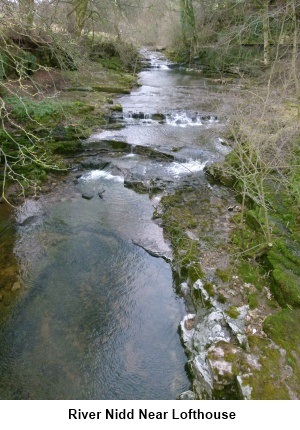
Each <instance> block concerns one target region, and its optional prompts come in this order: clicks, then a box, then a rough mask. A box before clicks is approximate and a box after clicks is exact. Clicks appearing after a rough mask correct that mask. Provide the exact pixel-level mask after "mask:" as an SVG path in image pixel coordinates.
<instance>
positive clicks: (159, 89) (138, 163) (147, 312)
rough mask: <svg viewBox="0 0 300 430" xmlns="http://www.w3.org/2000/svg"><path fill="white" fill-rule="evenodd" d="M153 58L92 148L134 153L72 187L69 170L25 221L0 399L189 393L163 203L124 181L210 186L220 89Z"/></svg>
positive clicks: (85, 173)
mask: <svg viewBox="0 0 300 430" xmlns="http://www.w3.org/2000/svg"><path fill="white" fill-rule="evenodd" d="M145 55H146V56H147V58H148V60H149V61H148V63H147V67H145V69H144V70H143V71H142V72H141V73H140V77H139V79H140V82H141V86H140V87H138V88H136V89H134V90H133V92H132V93H131V94H130V95H128V96H124V97H121V98H120V100H118V102H120V103H121V104H122V106H123V112H118V113H116V114H115V115H114V117H113V118H112V119H111V122H112V124H113V123H114V122H116V123H120V124H122V125H123V126H124V127H123V128H121V129H119V130H106V131H104V132H103V133H100V134H95V135H93V136H91V138H90V139H88V140H87V142H85V144H86V147H87V150H90V151H94V152H95V151H96V152H97V148H98V147H99V148H100V147H101V145H103V144H104V143H105V144H107V142H120V141H122V142H124V144H126V145H125V146H124V148H125V151H124V152H123V153H120V152H118V154H107V155H106V156H105V159H106V160H107V162H109V164H108V166H107V167H106V168H105V169H104V170H103V169H102V170H100V169H97V168H86V169H84V170H81V171H79V174H80V175H81V176H80V177H79V178H78V179H77V180H75V181H74V174H75V173H76V172H72V174H71V175H70V177H69V178H67V179H66V180H65V182H63V183H61V184H59V185H58V186H57V187H56V192H55V193H52V194H50V195H48V196H44V197H42V198H41V199H40V200H39V201H35V200H28V201H27V202H26V204H25V205H23V206H22V207H21V208H20V209H19V211H18V213H17V215H16V216H17V221H18V224H19V227H18V231H17V238H16V243H15V249H14V252H15V255H16V258H17V259H18V261H19V264H20V283H21V289H20V292H19V293H18V294H19V299H18V300H17V301H16V304H15V305H14V306H12V309H11V312H10V315H9V317H6V318H5V320H3V321H2V322H1V334H0V345H1V346H0V398H2V399H102V400H103V399H106V400H110V399H115V400H117V399H118V400H121V399H140V400H143V399H176V398H177V397H178V396H179V395H180V393H181V392H183V391H185V390H187V389H189V386H190V382H189V379H188V375H187V373H186V362H187V358H186V356H185V354H184V351H183V348H182V345H181V342H180V337H179V334H178V326H179V323H180V321H181V319H182V318H183V316H184V315H185V313H186V309H185V303H184V301H183V299H182V298H181V297H179V296H178V295H177V293H176V288H175V281H174V280H173V276H172V270H171V267H170V264H169V263H168V260H169V259H170V258H171V252H170V248H169V246H168V244H167V243H166V242H165V240H164V237H163V232H162V229H161V227H159V225H157V224H156V223H154V222H153V220H152V214H153V210H154V208H153V206H156V205H157V203H158V201H159V198H160V196H159V195H155V194H154V195H152V193H150V194H151V198H150V197H149V195H148V194H147V193H143V194H139V193H136V192H135V191H133V190H132V189H130V188H128V187H127V186H124V181H125V185H126V178H127V177H128V176H129V177H130V178H131V179H132V178H133V179H134V180H136V179H137V178H138V180H139V181H141V183H143V184H144V185H145V186H146V187H149V191H151V184H152V183H153V181H154V182H155V181H158V180H162V181H163V184H164V186H163V187H162V188H164V187H165V188H169V190H170V189H174V188H175V187H176V186H180V185H181V184H183V186H184V185H186V184H188V183H189V182H192V181H195V180H197V181H200V182H203V181H205V178H204V175H203V168H204V166H205V165H206V163H207V162H210V161H212V160H218V159H221V158H222V157H223V156H224V154H225V153H226V151H227V149H226V147H224V146H223V145H222V142H221V140H220V139H219V133H220V128H221V127H222V124H220V123H219V121H218V119H217V118H216V117H215V115H214V113H213V110H212V107H213V105H214V102H215V101H217V99H218V94H217V90H216V88H212V87H211V86H210V85H209V84H208V81H205V80H204V79H203V78H201V77H200V76H199V75H198V74H196V73H192V72H186V71H183V70H179V69H176V68H174V67H172V65H171V64H169V63H168V62H167V61H166V60H165V59H164V58H163V57H161V56H160V54H158V53H153V52H147V53H145ZM158 114H160V115H158ZM141 147H142V148H144V147H146V148H150V149H151V150H152V153H151V154H150V155H151V156H149V154H148V155H147V154H146V155H145V154H143V153H142V152H141V150H140V149H139V150H137V148H141ZM153 151H154V152H153ZM155 153H157V154H158V155H159V154H160V155H159V156H157V157H155ZM153 154H154V155H153ZM164 157H165V158H164ZM79 174H78V175H77V176H79ZM72 175H73V176H72ZM151 181H152V182H151ZM103 190H105V191H104V192H103V193H102V194H101V196H100V197H101V198H100V197H99V196H98V193H99V192H102V191H103ZM162 193H163V191H162ZM82 195H86V196H89V197H92V196H93V198H89V199H87V198H82ZM137 244H142V245H143V247H141V246H137ZM145 248H146V249H149V248H151V249H152V250H153V249H154V251H155V252H154V253H153V252H150V253H149V252H146V250H145ZM155 253H156V254H157V256H159V255H164V256H167V257H168V258H167V259H164V258H158V257H157V256H156V257H155V256H153V254H155ZM166 260H167V261H166Z"/></svg>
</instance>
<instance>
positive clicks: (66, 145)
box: [50, 140, 83, 154]
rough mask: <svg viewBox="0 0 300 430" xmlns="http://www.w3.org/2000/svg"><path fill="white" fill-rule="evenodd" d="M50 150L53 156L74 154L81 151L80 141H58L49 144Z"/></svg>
mask: <svg viewBox="0 0 300 430" xmlns="http://www.w3.org/2000/svg"><path fill="white" fill-rule="evenodd" d="M50 148H51V150H52V151H53V153H55V154H76V153H77V152H80V151H82V150H83V145H82V142H81V141H80V140H71V141H58V142H52V143H50Z"/></svg>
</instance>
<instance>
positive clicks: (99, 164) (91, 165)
mask: <svg viewBox="0 0 300 430" xmlns="http://www.w3.org/2000/svg"><path fill="white" fill-rule="evenodd" d="M80 165H81V167H83V168H84V169H95V170H103V169H105V167H107V166H108V165H109V162H108V161H102V160H99V159H98V158H89V159H86V160H84V161H82V162H81V163H80Z"/></svg>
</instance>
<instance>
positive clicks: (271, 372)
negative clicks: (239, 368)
mask: <svg viewBox="0 0 300 430" xmlns="http://www.w3.org/2000/svg"><path fill="white" fill-rule="evenodd" d="M248 343H249V348H250V351H251V352H252V353H253V354H255V355H258V357H259V363H260V368H257V369H256V370H254V371H253V373H252V375H249V376H248V377H246V378H245V379H244V383H245V384H247V383H249V385H250V386H251V387H252V393H251V398H253V399H256V400H288V399H290V393H289V390H288V388H287V386H286V385H285V382H284V379H285V378H284V373H283V370H284V362H285V359H284V357H283V356H282V354H281V352H280V350H279V349H278V348H277V347H276V346H274V345H272V344H271V343H270V340H269V339H264V338H261V337H258V336H248Z"/></svg>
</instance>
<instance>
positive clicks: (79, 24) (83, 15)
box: [72, 0, 89, 37]
mask: <svg viewBox="0 0 300 430" xmlns="http://www.w3.org/2000/svg"><path fill="white" fill-rule="evenodd" d="M88 4H89V0H72V6H73V10H74V12H75V17H76V29H75V36H77V37H79V36H81V33H82V30H83V27H84V23H85V21H86V19H87V13H88Z"/></svg>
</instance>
